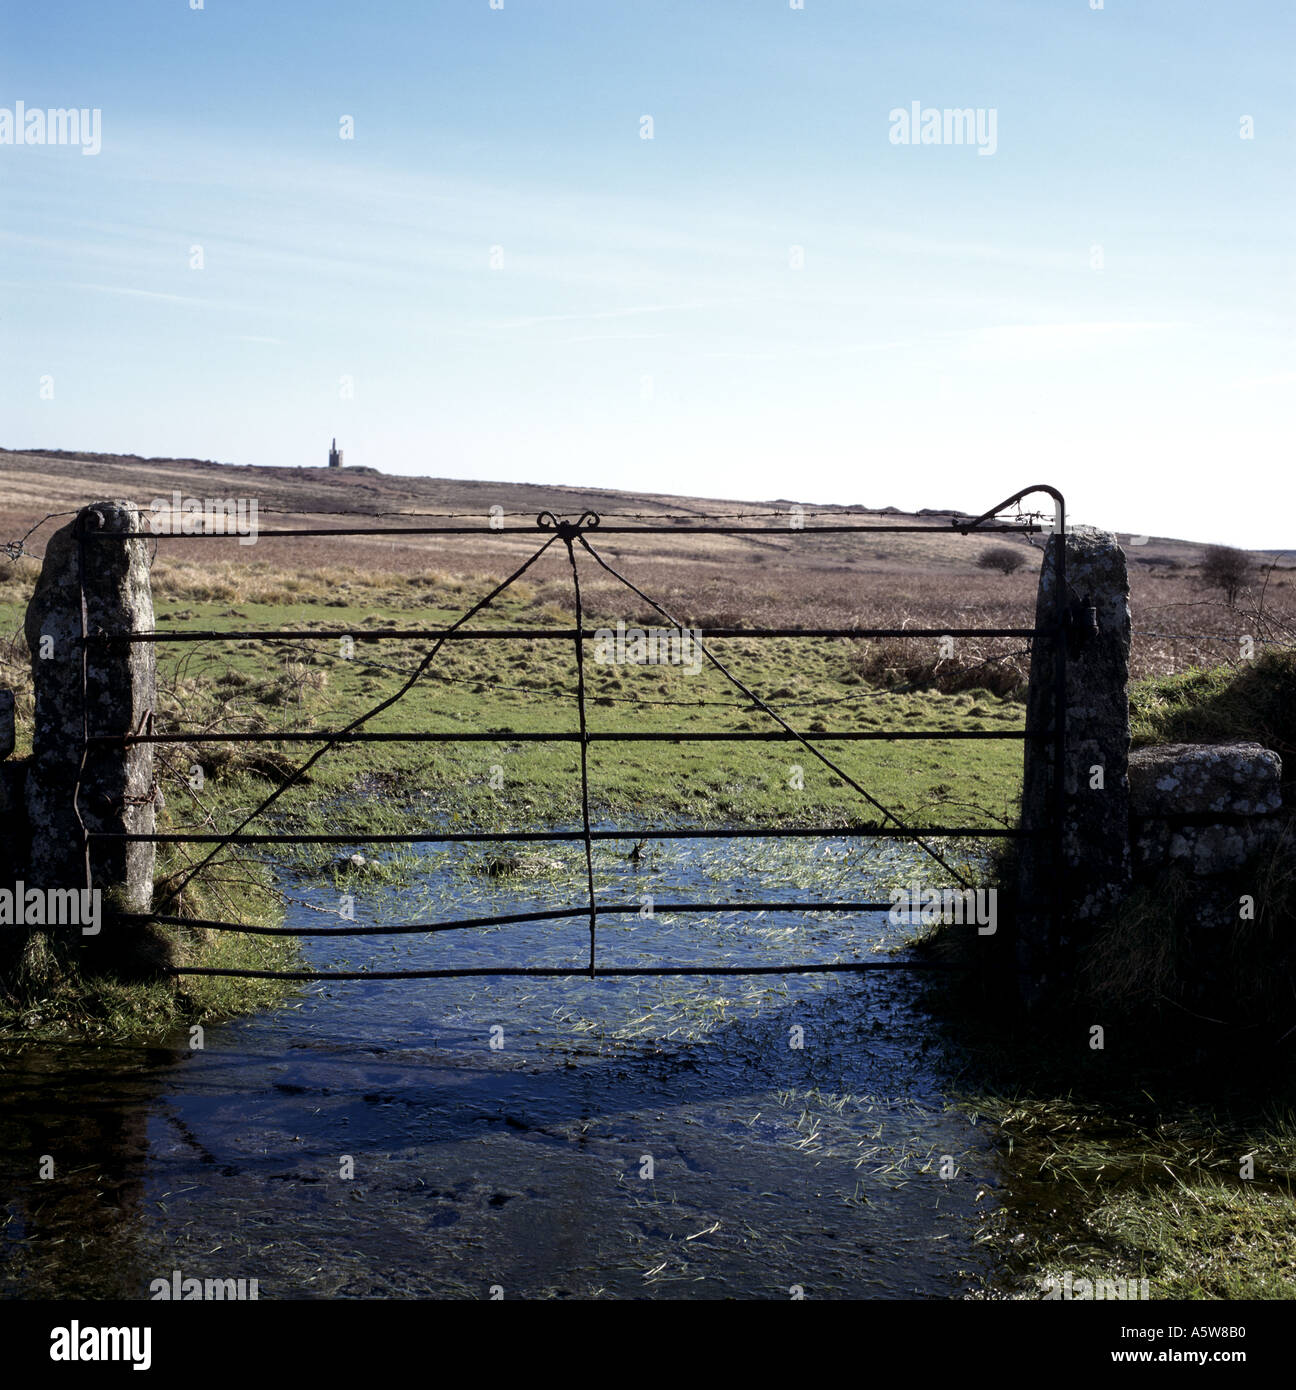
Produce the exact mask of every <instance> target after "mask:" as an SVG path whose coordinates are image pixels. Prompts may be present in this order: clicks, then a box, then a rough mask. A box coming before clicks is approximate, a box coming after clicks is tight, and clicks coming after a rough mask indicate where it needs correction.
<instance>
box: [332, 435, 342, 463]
mask: <svg viewBox="0 0 1296 1390" xmlns="http://www.w3.org/2000/svg"><path fill="white" fill-rule="evenodd" d="M329 467H330V468H341V467H342V450H341V449H339V448H338V446H337V439H336V438H334V440H333V447H332V448H331V449H330V450H329Z"/></svg>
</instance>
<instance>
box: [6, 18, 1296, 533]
mask: <svg viewBox="0 0 1296 1390" xmlns="http://www.w3.org/2000/svg"><path fill="white" fill-rule="evenodd" d="M1294 40H1296V7H1293V6H1291V5H1290V4H1287V3H1281V4H1280V3H1277V0H1272V3H1269V2H1266V3H1248V2H1247V0H1235V2H1234V3H1230V4H1227V5H1223V4H1218V3H1195V2H1194V0H1164V2H1162V0H1139V3H1137V4H1136V3H1134V0H1105V4H1104V7H1103V8H1102V9H1101V10H1093V9H1091V8H1090V0H1018V2H1017V3H994V2H990V3H968V0H960V2H959V3H922V0H912V3H904V4H882V3H873V0H849V2H848V0H805V6H804V9H801V10H794V9H792V8H791V7H790V5H789V3H788V0H688V2H687V3H676V0H652V3H646V2H645V3H627V2H626V0H504V5H503V8H502V9H498V10H493V9H491V8H490V5H489V3H488V0H422V2H421V3H382V0H373V2H372V3H367V4H363V5H360V4H355V3H345V4H343V3H327V2H321V0H314V2H313V3H305V2H304V0H274V3H269V0H257V3H252V2H251V0H205V5H204V8H203V9H202V10H200V11H193V10H191V9H190V8H189V0H132V2H131V3H125V2H124V0H123V2H122V3H66V4H64V3H58V0H44V3H42V4H41V5H40V6H23V7H17V6H14V7H11V9H10V12H9V13H8V14H7V15H6V17H5V21H4V37H3V46H2V47H0V108H3V107H8V108H9V109H10V110H12V109H13V108H14V103H15V102H16V101H17V100H22V101H24V102H25V104H26V106H27V108H29V109H30V108H46V107H67V106H76V107H85V108H98V109H100V110H101V112H102V148H101V150H100V152H99V153H98V154H95V155H86V154H83V153H82V151H81V150H79V149H77V148H73V147H69V146H65V147H56V146H40V145H16V146H15V145H2V144H0V189H2V190H3V198H2V199H0V325H2V333H0V371H2V375H0V405H2V407H3V417H2V418H3V428H2V429H0V442H2V443H4V444H7V445H10V446H34V445H39V446H45V447H56V448H57V447H61V448H80V449H86V450H97V451H109V452H111V451H120V452H130V453H139V454H169V455H181V456H197V457H203V458H217V459H223V460H227V461H230V462H238V463H259V464H294V465H295V464H315V463H319V462H322V461H323V458H324V455H325V452H326V450H327V447H328V441H329V439H330V437H331V436H333V435H335V434H336V435H337V437H338V441H339V444H340V445H341V446H342V447H343V448H344V449H345V451H346V458H347V462H348V463H351V464H369V465H372V466H374V467H379V468H382V469H385V470H387V471H392V472H405V473H421V474H432V475H441V476H450V477H471V478H483V479H498V480H525V481H532V482H555V483H572V484H581V483H585V484H595V485H601V486H611V487H628V488H633V489H649V490H657V491H664V492H681V493H688V494H697V495H708V496H725V497H749V498H774V497H785V498H796V499H798V500H802V501H808V502H852V503H863V504H866V505H871V506H884V505H895V506H901V507H922V506H957V507H962V508H965V509H968V510H973V509H978V508H981V507H983V506H989V505H990V504H991V503H993V502H995V501H998V500H999V498H1000V497H1002V496H1005V495H1006V494H1008V493H1010V492H1012V491H1015V490H1016V489H1017V488H1018V487H1019V486H1022V485H1024V484H1025V483H1028V482H1035V481H1048V482H1052V483H1054V484H1056V485H1057V486H1059V487H1061V488H1062V489H1063V491H1064V492H1066V493H1067V495H1068V498H1069V499H1070V502H1071V507H1072V511H1073V514H1074V515H1075V516H1077V517H1078V518H1079V519H1081V520H1090V521H1095V522H1098V523H1101V524H1105V525H1108V526H1111V527H1113V528H1114V529H1118V530H1122V531H1135V532H1141V531H1152V532H1154V533H1157V534H1174V535H1186V536H1191V537H1194V538H1199V539H1208V540H1222V541H1227V542H1229V543H1233V544H1239V545H1249V546H1279V545H1284V544H1291V545H1296V522H1293V520H1292V518H1291V514H1290V509H1289V508H1288V507H1284V506H1282V505H1280V504H1281V502H1282V501H1283V500H1284V499H1285V500H1287V501H1290V498H1291V495H1292V489H1291V485H1290V482H1289V479H1290V476H1291V464H1292V444H1291V441H1292V437H1293V430H1292V425H1293V410H1292V407H1293V401H1294V399H1296V350H1294V345H1293V333H1292V328H1293V275H1292V271H1293V252H1292V240H1293V236H1292V234H1293V206H1292V204H1293V178H1292V173H1293V143H1294V140H1293V137H1294V136H1296V120H1294V114H1296V113H1294V111H1293V99H1292V96H1293V94H1292V76H1291V74H1292V72H1293V60H1294V59H1296V42H1294ZM914 102H918V103H920V104H921V106H922V107H923V108H936V109H938V110H940V109H944V108H959V109H965V108H973V109H980V110H981V111H982V112H983V113H984V112H989V111H991V110H993V111H994V113H995V122H996V126H995V129H996V143H995V148H994V152H993V153H992V154H988V155H982V154H980V153H979V152H978V150H977V148H976V147H975V146H974V145H966V144H965V145H945V144H917V143H911V144H907V145H906V144H897V143H894V142H893V140H892V138H891V136H892V131H893V122H892V120H891V112H892V111H893V110H895V109H897V108H899V109H905V110H907V109H909V108H910V107H911V104H912V103H914ZM344 116H350V117H351V118H353V121H354V138H353V139H350V140H344V139H342V138H340V134H339V132H340V128H341V126H340V123H341V120H342V118H343V117H344ZM644 116H651V117H652V122H653V127H652V135H653V138H652V139H650V140H649V139H643V138H641V130H642V118H643V117H644ZM1244 117H1250V118H1251V119H1252V121H1253V123H1254V138H1251V139H1243V138H1242V136H1241V131H1242V122H1243V118H1244ZM194 247H201V258H202V268H201V269H194V268H191V264H190V262H191V259H192V258H193V251H192V248H194ZM793 248H801V250H800V252H799V253H798V252H797V251H795V250H794V249H793ZM1095 248H1097V249H1095ZM798 259H800V260H801V262H802V263H801V264H800V265H799V267H798V265H797V264H796V262H797V261H798ZM493 261H494V262H495V263H494V264H493V263H492V262H493ZM1098 261H1100V262H1101V265H1100V267H1099V266H1097V265H1096V264H1095V262H1098ZM347 381H349V382H350V383H351V391H352V393H353V394H352V395H351V396H348V395H347V385H346V383H347ZM51 383H52V399H51V398H49V397H50V390H51ZM42 386H44V390H42Z"/></svg>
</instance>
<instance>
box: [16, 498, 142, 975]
mask: <svg viewBox="0 0 1296 1390" xmlns="http://www.w3.org/2000/svg"><path fill="white" fill-rule="evenodd" d="M146 534H147V533H146V530H145V525H144V521H143V518H142V517H141V515H140V512H139V510H138V508H137V507H136V506H135V504H134V503H132V502H121V501H117V502H97V503H95V504H94V505H92V506H89V507H86V508H83V509H82V511H81V512H80V513H79V514H78V516H77V518H76V520H75V521H74V522H72V523H71V524H70V525H68V526H64V527H63V528H62V529H61V530H59V531H57V532H55V534H54V535H53V536H51V537H50V540H49V544H48V546H47V547H46V551H45V560H44V564H43V566H42V569H41V574H40V578H39V580H38V581H37V583H36V588H35V592H34V593H33V595H32V598H31V602H30V603H29V604H28V607H27V618H26V624H25V631H26V636H27V645H28V647H29V648H30V651H31V660H32V675H33V681H34V685H35V716H34V726H33V731H32V755H31V760H30V764H29V768H28V774H27V779H26V804H27V816H28V822H29V827H30V832H31V850H30V856H29V867H28V883H29V886H31V887H36V888H39V889H46V890H49V889H57V890H67V889H91V890H94V889H97V890H99V891H100V893H101V895H102V902H103V904H104V907H105V911H107V909H108V908H110V907H117V908H120V909H122V910H126V911H132V912H147V911H149V909H150V908H151V906H152V898H153V869H154V861H155V857H156V847H155V846H154V845H153V844H151V843H143V844H141V843H134V842H127V841H124V840H100V839H95V838H92V836H93V835H94V834H95V833H96V832H109V833H115V832H129V833H140V834H149V833H152V832H153V830H154V828H155V803H154V797H155V793H156V783H155V781H154V761H153V745H152V744H131V745H125V744H122V743H112V742H104V743H96V742H87V740H86V735H91V736H96V735H107V736H109V737H110V738H111V737H114V736H121V735H126V734H132V733H138V732H140V731H141V730H143V729H144V728H145V727H146V726H147V725H148V723H149V721H150V719H151V717H152V713H153V709H154V702H155V698H156V686H157V656H156V650H155V648H154V646H153V644H152V643H150V642H117V641H112V642H106V641H99V640H96V639H98V638H102V637H105V636H110V635H111V636H124V635H127V634H130V633H138V632H145V631H151V630H152V629H153V626H154V620H153V597H152V591H151V588H150V584H149V568H148V546H147V542H146V540H145V539H144V537H145V535H146ZM105 536H130V537H137V539H130V540H115V539H111V540H110V539H101V537H105ZM83 634H84V639H85V640H83ZM76 935H80V933H76ZM148 935H150V934H147V933H140V932H134V931H130V930H128V929H126V928H120V929H118V930H116V931H114V930H113V929H112V928H111V927H110V926H107V925H105V927H104V932H103V939H102V940H97V941H95V942H94V943H93V945H94V954H95V955H96V956H98V957H100V958H105V959H109V960H112V961H113V962H114V963H115V964H116V963H124V962H127V961H129V960H131V959H132V957H135V956H137V955H138V954H139V948H140V946H141V945H142V944H143V942H144V939H145V937H146V936H148ZM86 944H89V943H86ZM153 944H154V945H155V943H153ZM147 954H149V955H152V956H155V955H156V951H155V950H150V951H149V952H148V953H147Z"/></svg>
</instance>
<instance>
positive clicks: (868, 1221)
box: [0, 840, 996, 1298]
mask: <svg viewBox="0 0 1296 1390" xmlns="http://www.w3.org/2000/svg"><path fill="white" fill-rule="evenodd" d="M629 849H630V842H629V841H627V842H625V843H621V842H606V843H603V844H600V845H599V846H597V850H596V870H597V881H598V887H599V896H600V899H601V900H603V901H638V900H639V899H640V898H641V897H642V896H643V895H644V894H651V895H652V896H653V897H654V898H655V899H656V900H657V901H662V902H665V901H670V900H672V899H673V900H677V901H682V900H686V899H687V900H694V901H696V900H699V899H704V898H710V899H712V900H716V901H722V900H743V899H746V900H768V899H771V898H794V897H798V896H800V897H803V898H807V899H810V898H814V899H821V900H829V899H842V898H845V899H859V898H862V897H877V896H885V894H884V893H881V892H880V891H879V890H878V889H877V888H876V887H874V889H873V890H872V891H871V892H868V891H862V890H861V884H862V883H865V882H867V881H868V880H867V877H865V875H867V873H868V872H869V865H870V863H872V862H873V860H872V857H873V856H876V857H877V862H876V863H875V864H874V872H875V873H876V871H877V870H880V869H881V868H882V867H883V866H884V865H883V859H882V855H883V851H882V849H881V848H880V847H878V846H873V845H865V846H861V845H859V844H858V843H857V842H853V841H831V840H830V841H819V842H814V843H804V842H794V841H784V842H775V843H773V844H771V843H770V842H766V841H733V842H730V843H728V844H724V845H721V846H720V847H717V846H716V845H714V844H711V843H710V842H698V841H688V840H682V841H662V842H659V843H656V844H654V845H652V846H651V847H649V848H646V849H645V850H644V853H643V858H642V859H641V860H639V861H635V860H632V859H630V858H629V857H628V855H627V851H628V850H629ZM569 851H570V852H569ZM519 852H520V853H522V854H529V853H530V852H531V850H530V849H528V848H525V847H524V848H522V849H521V850H520V851H519ZM898 852H899V851H892V852H891V853H892V856H894V854H895V853H898ZM906 853H907V852H906ZM545 854H546V855H551V851H550V850H548V849H546V851H545ZM484 857H485V856H484V855H483V854H482V853H481V852H480V851H478V850H470V849H461V848H455V849H453V850H444V849H441V848H440V847H432V846H428V847H426V853H424V854H423V855H422V856H421V857H419V858H418V859H417V860H416V861H412V862H411V866H410V870H409V872H408V874H407V875H406V878H405V879H404V880H402V881H398V882H396V883H394V884H389V885H384V884H382V883H381V882H380V881H377V880H375V882H374V885H373V886H372V887H371V886H368V884H367V882H366V877H365V875H364V874H363V873H361V874H357V875H355V876H354V878H353V879H348V880H347V881H346V884H345V886H344V888H343V889H342V891H346V892H349V893H351V894H352V895H353V896H354V899H355V920H356V923H357V924H360V925H363V924H366V923H371V922H384V921H392V922H394V921H410V920H414V921H425V920H444V919H445V918H447V917H452V916H474V915H486V914H495V913H502V912H526V911H532V910H542V909H545V908H553V907H561V906H566V905H569V904H570V903H572V902H579V901H581V899H582V896H583V888H584V878H583V874H584V862H583V851H581V849H580V847H579V846H564V847H563V851H562V852H561V853H558V854H557V855H556V857H557V860H558V862H557V864H550V865H547V866H546V865H543V864H542V865H541V866H540V868H541V872H540V875H539V876H538V877H535V878H521V877H517V876H509V877H506V878H495V877H492V876H490V875H489V874H482V873H480V872H475V871H474V870H475V869H480V866H481V864H482V862H483V859H484ZM538 862H539V861H528V863H529V864H530V863H538ZM915 862H916V861H915ZM885 866H886V867H887V868H888V871H889V872H891V873H894V871H895V867H896V864H895V859H894V857H892V858H891V859H889V860H887V861H886V865H885ZM281 886H282V887H283V888H284V890H285V891H286V892H288V893H289V894H290V895H291V897H292V898H293V899H294V901H293V903H292V904H291V906H290V908H289V912H288V918H287V921H288V923H289V924H292V925H298V926H304V925H311V926H319V925H332V922H331V921H330V919H329V918H327V917H321V915H320V913H321V910H323V911H326V912H336V911H337V909H338V902H339V889H338V887H336V886H335V885H334V883H333V882H332V881H331V879H329V878H327V877H322V876H321V875H320V874H318V873H315V874H309V873H306V872H305V871H304V870H294V871H292V872H288V871H286V870H285V871H284V873H283V874H282V875H281ZM339 925H341V923H340V922H339ZM907 930H908V929H907V928H903V927H897V926H893V925H891V924H890V923H889V922H888V920H887V918H886V915H885V914H881V913H879V914H872V915H867V916H854V917H851V916H844V915H829V914H814V915H801V914H779V915H777V916H775V915H774V914H767V915H765V916H761V917H751V916H747V915H744V914H739V913H735V912H725V911H717V912H716V913H715V914H714V915H712V914H707V915H692V916H682V915H676V916H673V917H672V916H666V915H659V916H657V917H655V918H652V919H643V918H639V917H627V918H603V919H600V923H599V932H598V937H599V963H600V965H603V966H610V965H652V964H677V965H678V964H703V963H707V962H711V963H726V964H734V965H758V964H763V963H777V962H791V961H811V960H814V961H833V960H852V959H860V958H867V957H874V956H878V955H880V954H881V952H882V951H884V950H886V949H888V948H889V947H891V946H893V945H895V944H897V943H898V942H899V941H901V940H902V939H903V937H904V935H905V933H906V931H907ZM587 950H588V921H587V919H581V918H573V919H570V920H567V921H562V922H557V923H539V924H530V925H522V926H509V927H500V928H492V929H489V930H484V931H474V932H449V933H441V934H437V935H432V936H428V935H422V934H420V935H417V936H404V937H396V938H383V937H377V938H375V937H369V938H363V937H362V938H349V939H340V940H324V939H320V938H305V939H304V952H305V956H306V960H307V961H308V963H309V964H310V966H312V967H313V968H318V969H336V968H343V969H364V968H372V969H430V968H440V967H465V966H479V965H566V964H569V963H573V964H580V963H582V962H583V961H584V960H585V959H586V955H585V953H586V952H587ZM913 995H914V986H913V979H912V977H911V976H910V975H909V974H907V973H906V972H903V971H879V972H873V973H867V974H863V975H837V976H821V977H809V976H760V975H753V976H733V977H728V978H725V977H719V976H701V977H684V978H674V979H671V978H660V977H629V978H614V979H605V980H590V979H588V978H580V977H572V978H568V979H546V978H538V979H534V978H533V979H526V978H517V977H511V978H510V977H505V978H490V977H474V978H469V979H432V980H412V981H392V982H386V981H360V982H355V983H351V982H337V983H322V984H309V985H307V986H305V991H304V993H303V995H302V996H301V997H300V998H299V999H296V1000H294V1001H293V1002H292V1003H290V1004H289V1005H288V1006H286V1007H283V1008H280V1009H277V1010H274V1011H271V1012H268V1013H265V1014H261V1015H258V1016H255V1017H251V1018H247V1019H241V1020H237V1021H234V1022H231V1023H228V1024H223V1025H213V1026H209V1027H208V1028H207V1029H206V1035H205V1039H204V1042H205V1046H204V1048H203V1050H201V1051H191V1050H190V1049H189V1047H188V1039H187V1036H186V1035H181V1036H180V1037H179V1038H177V1039H176V1042H175V1045H174V1046H173V1047H169V1048H156V1047H155V1048H142V1047H126V1046H64V1045H61V1046H53V1045H29V1046H26V1047H22V1048H18V1047H12V1046H11V1047H10V1048H9V1049H8V1051H7V1052H4V1053H0V1065H3V1068H4V1079H3V1086H2V1087H0V1172H3V1178H4V1193H5V1207H6V1218H7V1220H6V1225H5V1228H4V1240H3V1242H2V1243H0V1290H2V1291H3V1294H4V1296H6V1297H50V1296H54V1297H59V1296H63V1297H70V1296H85V1297H119V1298H144V1297H148V1294H149V1285H150V1283H151V1282H152V1281H153V1280H155V1279H159V1278H165V1279H167V1280H168V1281H169V1280H170V1278H171V1275H172V1271H173V1270H179V1271H181V1273H182V1274H183V1275H184V1276H185V1277H197V1278H222V1279H224V1278H233V1279H237V1278H244V1279H253V1278H254V1279H256V1280H257V1281H258V1290H259V1296H260V1297H261V1298H312V1297H360V1298H374V1297H396V1298H429V1297H443V1296H467V1297H477V1298H488V1297H491V1296H492V1292H494V1295H495V1296H503V1297H504V1298H522V1297H527V1298H537V1297H581V1298H587V1297H595V1296H600V1295H602V1296H608V1297H671V1298H680V1297H687V1298H719V1297H760V1298H790V1297H795V1296H797V1291H798V1290H799V1291H801V1292H802V1293H803V1294H804V1296H805V1297H807V1298H835V1297H837V1298H914V1297H918V1298H950V1297H958V1296H960V1295H961V1294H963V1293H966V1292H968V1291H969V1290H971V1289H973V1288H975V1287H977V1286H978V1285H979V1283H980V1282H981V1280H982V1278H983V1277H984V1276H985V1275H986V1273H987V1272H988V1270H987V1267H986V1262H987V1258H988V1257H986V1256H985V1255H984V1254H983V1252H982V1250H981V1247H979V1246H978V1245H977V1244H976V1243H975V1241H974V1239H973V1237H974V1232H975V1224H976V1223H975V1220H974V1211H975V1209H976V1208H975V1207H974V1202H975V1200H976V1197H977V1193H978V1191H980V1190H981V1189H983V1188H986V1187H987V1186H992V1185H993V1176H992V1175H993V1171H994V1167H995V1162H996V1159H995V1155H994V1153H993V1152H992V1149H991V1142H990V1141H991V1139H992V1135H990V1134H987V1133H986V1132H985V1127H984V1126H982V1127H977V1126H975V1125H973V1124H972V1123H971V1122H970V1120H969V1119H968V1117H967V1116H966V1115H964V1114H962V1113H961V1112H959V1111H957V1110H954V1109H951V1108H949V1106H948V1094H949V1086H950V1084H951V1083H950V1081H949V1070H950V1065H951V1062H950V1059H949V1058H948V1057H947V1056H946V1055H945V1053H944V1051H943V1044H942V1043H941V1042H940V1041H939V1039H938V1035H937V1032H936V1030H935V1028H934V1027H933V1026H932V1024H931V1022H930V1020H929V1019H928V1018H927V1017H925V1016H924V1015H923V1013H922V1012H921V1010H920V1009H919V1008H917V1007H916V1005H915V1004H914V1002H913ZM42 1155H50V1156H51V1157H52V1158H53V1159H54V1163H55V1176H54V1178H53V1179H50V1180H46V1181H43V1180H41V1179H40V1178H39V1177H38V1170H39V1165H40V1161H41V1156H42ZM944 1155H951V1156H952V1157H953V1159H954V1161H955V1162H956V1164H957V1173H956V1175H955V1176H954V1177H953V1178H951V1179H943V1178H942V1177H941V1176H940V1172H939V1168H940V1164H941V1160H942V1156H944ZM348 1172H350V1173H352V1174H353V1176H345V1174H347V1173H348Z"/></svg>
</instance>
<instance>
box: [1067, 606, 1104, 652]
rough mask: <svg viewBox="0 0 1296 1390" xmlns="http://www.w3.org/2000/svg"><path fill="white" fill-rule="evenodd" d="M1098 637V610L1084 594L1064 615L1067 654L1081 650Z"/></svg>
mask: <svg viewBox="0 0 1296 1390" xmlns="http://www.w3.org/2000/svg"><path fill="white" fill-rule="evenodd" d="M1097 636H1098V609H1097V608H1096V607H1095V606H1094V605H1093V604H1092V603H1091V602H1090V601H1089V595H1088V594H1086V595H1085V596H1084V598H1082V599H1075V600H1073V601H1072V603H1071V605H1070V607H1069V608H1068V609H1067V614H1066V638H1067V650H1068V651H1069V652H1072V653H1074V652H1078V651H1083V649H1084V648H1085V647H1086V646H1087V645H1088V644H1089V643H1090V642H1091V641H1093V640H1094V639H1095V638H1096V637H1097Z"/></svg>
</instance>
